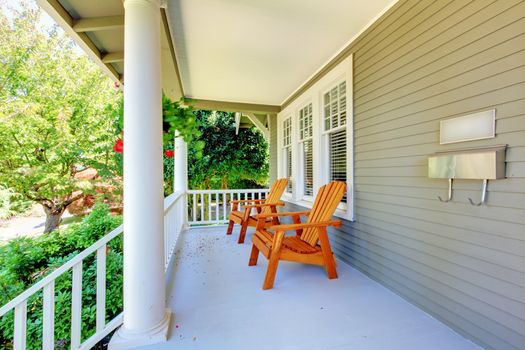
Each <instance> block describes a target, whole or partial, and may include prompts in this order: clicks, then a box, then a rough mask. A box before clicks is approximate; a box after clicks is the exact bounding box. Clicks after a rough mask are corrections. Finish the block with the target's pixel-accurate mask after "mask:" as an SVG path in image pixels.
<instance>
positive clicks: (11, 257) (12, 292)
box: [0, 204, 122, 349]
mask: <svg viewBox="0 0 525 350" xmlns="http://www.w3.org/2000/svg"><path fill="white" fill-rule="evenodd" d="M121 222H122V218H121V217H114V216H111V215H110V214H109V210H108V207H107V206H106V205H103V204H97V205H96V206H95V207H94V208H93V211H92V212H91V214H90V215H89V216H87V217H85V218H84V219H83V220H82V222H81V223H79V224H72V225H70V226H69V227H68V228H66V229H64V230H62V231H54V232H52V233H48V234H45V235H43V236H40V237H36V238H27V237H25V238H18V239H15V240H13V241H11V242H9V243H8V244H6V245H5V246H1V247H0V266H2V270H1V271H0V304H1V305H4V304H6V303H7V302H9V301H10V300H11V299H13V298H14V297H16V296H17V295H18V294H20V293H21V292H23V291H24V290H26V289H27V288H29V287H30V286H31V285H33V284H34V283H36V282H38V281H39V280H41V279H42V278H44V277H45V276H47V275H48V274H49V273H51V272H52V271H54V270H55V269H57V268H58V267H60V266H62V265H63V264H64V263H66V262H67V261H69V260H71V259H72V258H73V257H74V256H75V255H77V254H78V253H80V252H81V251H82V250H84V249H86V248H88V247H89V246H91V245H92V244H93V243H95V242H96V241H97V240H99V239H100V238H102V237H103V236H104V235H106V234H107V233H109V232H110V231H111V230H113V229H114V228H116V227H117V226H119V225H120V224H121ZM106 260H107V261H106V321H109V320H111V319H112V318H113V317H115V316H116V315H117V314H119V313H120V312H121V311H122V237H121V236H119V237H117V238H115V239H113V240H112V241H111V242H110V243H109V244H108V248H107V259H106ZM96 268H97V267H96V255H95V254H91V255H90V256H89V257H87V258H86V259H84V261H83V273H82V289H83V293H82V340H86V339H87V338H89V337H90V336H91V335H93V333H94V332H95V322H96V319H95V305H96ZM71 286H72V281H71V271H69V272H68V273H65V274H63V275H62V276H61V277H59V278H58V279H57V280H56V281H55V341H56V345H55V348H56V349H67V348H69V344H70V338H69V334H70V330H71ZM27 308H28V315H27V334H28V339H27V340H28V344H27V348H28V349H39V344H40V341H41V338H42V291H40V292H39V293H37V294H35V295H34V296H33V297H31V298H30V299H29V301H28V306H27ZM12 338H13V312H10V313H8V314H6V315H5V316H4V317H2V318H0V348H2V349H9V348H11V347H12V344H11V341H12Z"/></svg>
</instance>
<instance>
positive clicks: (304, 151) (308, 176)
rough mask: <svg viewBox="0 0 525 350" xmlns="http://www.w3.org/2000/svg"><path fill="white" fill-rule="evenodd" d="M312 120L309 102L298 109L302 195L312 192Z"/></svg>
mask: <svg viewBox="0 0 525 350" xmlns="http://www.w3.org/2000/svg"><path fill="white" fill-rule="evenodd" d="M312 122H313V120H312V104H311V103H310V104H308V105H306V106H305V107H304V108H302V109H301V110H300V111H299V142H300V149H301V158H302V159H301V161H302V171H303V174H302V180H303V195H305V196H313V194H314V169H313V140H312V136H313V125H312V124H313V123H312Z"/></svg>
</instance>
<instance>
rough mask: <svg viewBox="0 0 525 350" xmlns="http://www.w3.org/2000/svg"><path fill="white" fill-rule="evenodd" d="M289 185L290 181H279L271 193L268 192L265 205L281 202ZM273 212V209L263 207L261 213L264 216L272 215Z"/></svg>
mask: <svg viewBox="0 0 525 350" xmlns="http://www.w3.org/2000/svg"><path fill="white" fill-rule="evenodd" d="M287 185H288V179H277V180H276V181H275V182H274V183H273V185H272V187H271V188H270V192H268V197H266V201H265V203H266V204H272V203H277V202H279V200H280V199H281V196H282V195H283V192H284V190H285V189H286V186H287ZM271 212H272V209H271V207H263V208H262V211H261V213H262V214H270V213H271Z"/></svg>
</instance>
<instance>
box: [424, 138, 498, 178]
mask: <svg viewBox="0 0 525 350" xmlns="http://www.w3.org/2000/svg"><path fill="white" fill-rule="evenodd" d="M506 147H507V146H498V147H491V148H477V149H467V150H460V151H450V152H440V153H435V154H434V155H432V156H430V157H428V177H431V178H438V179H470V180H484V179H488V180H495V179H503V178H505V149H506Z"/></svg>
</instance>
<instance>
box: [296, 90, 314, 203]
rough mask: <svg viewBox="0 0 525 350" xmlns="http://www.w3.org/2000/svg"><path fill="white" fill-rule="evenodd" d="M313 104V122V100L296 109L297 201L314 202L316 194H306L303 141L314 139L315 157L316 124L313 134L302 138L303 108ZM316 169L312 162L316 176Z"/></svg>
mask: <svg viewBox="0 0 525 350" xmlns="http://www.w3.org/2000/svg"><path fill="white" fill-rule="evenodd" d="M310 105H312V123H313V121H314V119H315V116H314V114H315V113H314V110H313V102H312V100H308V101H307V102H306V103H303V104H302V105H301V106H300V107H299V108H298V109H297V110H296V113H295V114H296V119H297V193H296V196H295V199H296V202H301V201H304V202H313V201H314V196H309V195H305V194H304V189H305V173H304V149H303V143H304V142H306V141H310V140H311V141H312V159H313V158H314V152H313V140H314V133H315V126H314V125H312V135H311V136H308V137H306V138H302V139H301V129H300V126H301V110H303V109H304V108H305V107H308V106H310ZM314 169H315V166H314V165H313V164H312V175H313V177H314V178H315V174H314V173H313V172H314ZM312 189H313V192H314V193H315V186H313V188H312Z"/></svg>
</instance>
